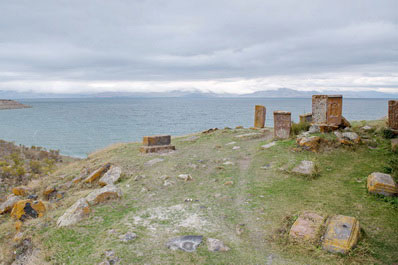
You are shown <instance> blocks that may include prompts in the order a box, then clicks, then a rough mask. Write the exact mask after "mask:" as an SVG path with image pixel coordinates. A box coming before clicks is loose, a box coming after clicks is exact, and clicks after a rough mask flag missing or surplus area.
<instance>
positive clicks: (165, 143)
mask: <svg viewBox="0 0 398 265" xmlns="http://www.w3.org/2000/svg"><path fill="white" fill-rule="evenodd" d="M142 144H143V146H141V148H140V152H141V153H158V152H167V151H171V150H175V146H174V145H170V144H171V136H170V135H155V136H144V138H143V140H142Z"/></svg>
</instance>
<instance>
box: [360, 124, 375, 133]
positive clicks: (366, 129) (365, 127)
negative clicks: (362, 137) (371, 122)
mask: <svg viewBox="0 0 398 265" xmlns="http://www.w3.org/2000/svg"><path fill="white" fill-rule="evenodd" d="M361 129H362V130H364V131H365V132H369V131H371V130H373V128H372V127H370V126H368V125H366V126H363V127H362V128H361Z"/></svg>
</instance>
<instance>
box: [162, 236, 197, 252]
mask: <svg viewBox="0 0 398 265" xmlns="http://www.w3.org/2000/svg"><path fill="white" fill-rule="evenodd" d="M202 240H203V236H180V237H176V238H173V239H171V240H169V241H168V242H167V244H166V246H167V247H168V248H169V249H171V250H177V249H180V250H183V251H186V252H194V251H195V250H196V248H197V247H198V246H199V245H200V244H201V243H202Z"/></svg>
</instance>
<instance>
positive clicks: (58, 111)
mask: <svg viewBox="0 0 398 265" xmlns="http://www.w3.org/2000/svg"><path fill="white" fill-rule="evenodd" d="M19 102H21V103H24V104H28V105H31V106H32V107H33V108H30V109H17V110H0V120H1V122H0V139H4V140H7V141H14V142H15V143H16V144H23V145H27V146H31V145H36V146H43V147H46V148H48V149H59V150H61V153H62V154H64V155H70V156H77V157H86V156H87V154H89V153H91V152H93V151H95V150H97V149H99V148H103V147H106V146H108V145H110V144H112V143H116V142H134V141H141V139H142V136H145V135H155V134H171V135H184V134H189V133H193V132H198V131H202V130H205V129H209V128H213V127H218V128H224V127H226V126H228V127H235V126H237V125H242V126H245V127H250V126H252V124H253V117H254V105H256V104H260V105H264V106H266V108H267V120H266V125H267V126H270V127H272V126H273V117H272V112H273V111H274V110H285V111H291V112H292V119H293V121H297V120H298V116H299V114H303V113H306V112H311V99H286V98H283V99H281V98H279V99H277V98H272V99H270V98H267V99H264V98H238V99H231V98H222V99H219V98H214V99H213V98H210V99H209V98H144V99H143V98H112V99H101V98H95V99H94V98H93V99H29V100H19ZM387 102H388V99H344V100H343V103H344V106H343V115H344V116H345V117H346V118H347V119H348V120H371V119H379V118H381V117H384V116H386V115H387V108H388V107H387Z"/></svg>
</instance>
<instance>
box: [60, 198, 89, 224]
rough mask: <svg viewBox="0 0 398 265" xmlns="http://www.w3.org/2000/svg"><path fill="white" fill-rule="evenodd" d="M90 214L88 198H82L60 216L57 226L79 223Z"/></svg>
mask: <svg viewBox="0 0 398 265" xmlns="http://www.w3.org/2000/svg"><path fill="white" fill-rule="evenodd" d="M89 214H90V207H89V205H88V203H87V200H86V199H84V198H81V199H79V200H77V201H76V202H75V203H74V204H73V205H72V206H71V207H69V208H68V209H67V210H66V211H65V213H64V214H63V215H62V216H61V217H59V218H58V221H57V226H58V227H63V226H70V225H74V224H77V223H78V222H80V221H81V220H83V219H84V218H85V217H86V216H88V215H89Z"/></svg>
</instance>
